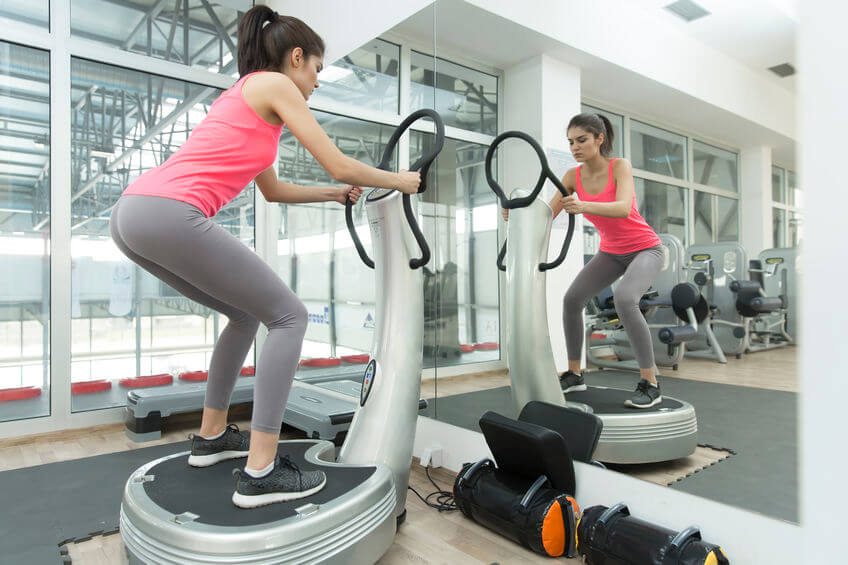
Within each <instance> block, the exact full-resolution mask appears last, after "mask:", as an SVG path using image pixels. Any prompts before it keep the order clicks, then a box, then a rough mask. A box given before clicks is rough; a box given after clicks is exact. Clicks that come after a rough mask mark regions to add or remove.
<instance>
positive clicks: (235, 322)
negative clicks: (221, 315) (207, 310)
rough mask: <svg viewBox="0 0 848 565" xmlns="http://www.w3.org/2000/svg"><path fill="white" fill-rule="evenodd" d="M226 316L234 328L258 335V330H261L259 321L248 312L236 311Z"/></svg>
mask: <svg viewBox="0 0 848 565" xmlns="http://www.w3.org/2000/svg"><path fill="white" fill-rule="evenodd" d="M226 316H227V318H229V320H230V325H232V326H235V327H239V328H244V329H245V330H246V331H253V333H256V330H258V329H259V320H257V319H256V318H255V317H254V316H251V315H250V314H248V313H247V312H242V311H241V310H234V311H232V312H228V313H227V314H226Z"/></svg>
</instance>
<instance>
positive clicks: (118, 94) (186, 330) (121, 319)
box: [70, 59, 254, 411]
mask: <svg viewBox="0 0 848 565" xmlns="http://www.w3.org/2000/svg"><path fill="white" fill-rule="evenodd" d="M219 94H220V91H219V90H218V89H215V88H210V87H204V86H199V85H195V84H191V83H186V82H183V81H179V80H175V79H168V78H163V77H159V76H155V75H150V74H146V73H141V72H137V71H132V70H128V69H122V68H119V67H113V66H110V65H104V64H101V63H94V62H90V61H85V60H79V59H72V60H71V101H70V103H71V171H70V174H71V192H72V195H73V197H72V204H71V207H72V221H71V256H72V266H71V269H72V270H71V301H72V313H71V316H72V326H71V328H72V329H71V332H72V344H73V347H72V354H71V381H72V382H80V381H91V380H101V379H103V380H110V381H113V385H112V388H111V390H109V391H106V392H102V393H96V394H77V395H73V397H72V409H73V410H74V411H84V410H93V409H99V408H106V407H110V406H119V405H123V404H125V403H126V389H122V388H121V387H120V386H119V385H118V383H117V382H114V381H115V380H117V379H120V378H125V377H135V376H144V375H151V374H159V373H173V374H174V375H177V374H178V373H181V372H184V371H197V370H203V369H205V368H207V367H208V366H209V358H210V356H211V352H212V346H213V344H214V342H215V338H216V336H217V335H218V331H219V330H221V329H223V327H224V325H225V323H226V320H225V319H224V320H221V319H220V316H219V314H218V313H217V312H214V311H212V310H210V309H208V308H206V307H204V306H201V305H199V304H197V303H195V302H192V301H190V300H189V299H188V298H185V297H183V296H181V295H180V294H179V293H178V292H176V291H175V290H174V289H172V288H170V287H169V286H167V285H166V284H164V283H163V282H161V281H159V279H157V278H155V277H154V276H153V275H151V274H150V273H148V272H146V271H144V270H143V269H141V268H140V267H138V266H137V265H135V264H134V263H132V262H130V260H129V259H127V258H126V257H125V256H124V255H123V253H121V252H120V251H119V250H118V249H117V247H115V245H114V243H113V242H112V239H111V237H110V234H109V216H110V213H111V210H112V207H113V206H114V205H115V202H116V201H117V199H118V197H119V196H120V194H121V192H122V191H123V190H124V188H125V187H126V186H127V185H128V184H129V183H130V182H132V180H134V179H135V178H136V177H138V175H140V174H141V173H142V172H144V171H145V170H148V169H150V168H152V167H155V166H157V165H159V164H161V163H162V162H164V161H165V160H166V159H167V158H168V157H169V156H170V155H171V154H172V153H174V152H175V151H176V150H177V149H178V148H179V147H180V145H182V143H183V142H184V141H185V140H186V139H187V137H188V135H189V133H190V132H191V130H192V129H193V128H194V126H196V125H197V124H198V123H199V122H200V121H201V120H202V119H203V118H204V117H205V116H206V113H207V112H208V109H209V106H210V105H211V104H212V102H213V101H214V100H215V98H216V97H217V96H218V95H219ZM253 192H254V190H253V187H252V185H251V186H249V187H248V188H247V190H245V191H243V192H242V193H241V194H240V195H239V196H238V197H236V198H235V199H234V200H233V201H232V202H230V203H229V204H228V205H227V206H225V207H224V208H223V209H222V210H221V211H220V212H219V213H218V215H217V216H216V217H215V221H216V222H217V223H218V224H220V225H221V226H223V227H224V228H226V229H227V230H228V231H229V232H230V233H232V234H233V235H234V236H236V237H238V238H239V239H240V240H241V241H242V242H243V243H244V244H245V245H247V246H248V247H253V245H254V230H253V225H254V210H253ZM249 358H252V355H251V356H250V357H249ZM248 363H249V362H248Z"/></svg>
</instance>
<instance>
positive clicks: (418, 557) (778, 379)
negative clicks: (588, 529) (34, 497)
mask: <svg viewBox="0 0 848 565" xmlns="http://www.w3.org/2000/svg"><path fill="white" fill-rule="evenodd" d="M796 354H797V349H796V348H794V347H789V348H783V349H776V350H772V351H767V352H760V353H756V354H750V355H746V356H744V357H743V358H742V359H733V358H731V359H729V360H728V364H727V365H719V364H718V363H715V362H713V361H707V360H700V359H686V360H685V362H684V363H683V364H682V365H681V368H680V370H679V371H676V372H673V371H670V370H668V371H666V372H664V374H667V375H669V376H674V377H680V378H687V379H693V380H700V381H709V382H717V383H722V384H735V385H741V386H748V387H755V388H766V389H772V390H784V391H797V390H798V378H797V374H796V373H797V362H796ZM508 384H509V375H508V374H507V373H506V371H496V372H487V373H480V374H477V375H465V376H459V377H452V378H442V379H438V381H437V382H436V383H433V384H431V385H430V386H423V387H422V390H425V391H426V390H434V389H436V388H437V390H438V395H439V396H447V395H451V394H459V393H462V392H470V391H473V390H481V389H486V388H495V387H499V386H504V385H508ZM231 420H232V421H234V422H235V423H237V424H239V425H240V426H241V427H242V428H244V429H247V428H248V427H249V414H248V412H247V411H246V410H244V409H241V410H234V411H233V414H232V418H231ZM198 423H199V419H198V416H197V414H188V415H182V416H177V417H171V418H169V419H168V422H167V428H166V430H165V432H164V434H163V437H162V439H161V440H158V441H156V442H146V443H144V444H137V443H134V442H132V441H130V440H128V439H127V438H126V436H125V435H124V429H123V424H110V425H105V426H97V427H93V428H87V429H84V430H71V431H66V432H57V433H53V434H44V435H40V436H35V437H23V438H14V439H7V440H0V470H8V469H17V468H21V467H28V466H32V465H41V464H45V463H53V462H56V461H66V460H70V459H78V458H82V457H89V456H92V455H100V454H106V453H114V452H119V451H126V450H130V449H137V448H139V447H148V446H152V445H158V444H164V443H170V442H175V441H181V440H184V439H185V438H186V435H187V434H188V433H189V432H192V431H196V427H197V425H198ZM725 456H727V453H726V452H722V451H716V450H708V449H705V448H699V450H698V452H696V453H695V454H694V455H693V456H692V457H690V458H687V459H689V461H686V460H683V461H679V462H675V463H674V464H673V465H671V466H668V465H664V464H663V465H660V464H657V465H649V466H641V467H639V468H638V469H635V470H634V469H628V470H627V472H628V473H631V472H632V473H634V474H636V475H637V476H639V477H640V478H644V479H646V480H650V481H652V482H656V483H659V484H667V483H668V482H671V480H674V478H675V477H678V476H680V475H681V473H683V474H686V472H687V469H690V468H700V467H703V466H706V465H709V464H712V463H714V462H715V461H718V460H720V459H721V458H723V457H725ZM430 474H431V476H432V477H433V478H434V479H435V480H436V481H437V482H438V483H439V484H440V485H441V486H442V488H444V489H448V490H450V488H451V485H452V482H453V473H451V472H449V471H447V470H443V469H436V470H431V473H430ZM410 485H412V486H413V487H414V488H416V489H417V490H418V491H419V492H420V493H421V494H422V495H426V494H427V493H430V492H432V491H433V490H435V489H434V488H433V486H432V485H431V484H430V483H429V481H428V480H427V478H426V476H425V474H424V469H423V468H422V467H420V466H419V465H418V464H417V463H413V466H412V473H411V475H410ZM407 510H408V516H407V521H406V523H405V524H404V525H403V526H402V527H401V529H400V531H399V533H398V535H397V537H396V538H395V543H394V544H393V545H392V547H391V549H390V550H389V551H388V552H387V553H386V555H385V556H384V557H383V558H382V559H381V560H380V561H379V563H380V564H381V565H388V564H404V565H406V564H410V563H415V564H422V565H424V564H431V563H432V564H442V563H444V564H451V565H453V564H465V563H467V564H491V563H499V564H501V565H506V564H524V563H550V560H549V559H546V558H543V557H541V556H539V555H536V554H534V553H531V552H529V551H526V550H524V549H522V548H521V547H520V546H518V545H516V544H514V543H512V542H510V541H507V540H506V539H504V538H502V537H500V536H498V535H497V534H494V533H493V532H491V531H489V530H487V529H485V528H483V527H481V526H479V525H477V524H475V523H474V522H471V521H470V520H467V519H466V518H465V517H464V516H462V515H461V514H460V513H458V512H451V513H439V512H437V511H436V510H434V509H431V508H428V507H426V506H425V505H424V504H423V503H422V502H421V501H420V500H418V498H417V497H416V496H415V495H414V494H412V493H411V492H410V493H409V497H408V499H407ZM68 549H69V554H70V556H71V558H72V559H73V563H75V564H103V565H106V564H108V565H113V564H118V563H126V562H127V561H126V557H125V556H124V552H123V545H122V543H121V538H120V536H119V535H110V536H104V537H97V538H93V539H91V540H89V541H86V542H83V543H79V544H73V545H71V546H69V548H68ZM57 555H58V552H57ZM571 561H573V562H575V563H578V562H579V561H578V560H571Z"/></svg>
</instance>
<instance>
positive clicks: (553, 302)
mask: <svg viewBox="0 0 848 565" xmlns="http://www.w3.org/2000/svg"><path fill="white" fill-rule="evenodd" d="M579 113H580V69H579V68H578V67H575V66H573V65H570V64H567V63H563V62H562V61H559V60H558V59H555V58H553V57H551V56H549V55H544V54H543V55H539V56H536V57H533V58H531V59H529V60H527V61H524V62H521V63H519V64H517V65H515V66H513V67H511V68H509V69H507V70H506V73H505V76H504V116H505V119H504V128H503V129H504V131H506V130H513V129H517V130H521V131H524V132H525V133H528V134H530V135H531V136H533V137H534V138H535V139H536V141H538V142H539V143H540V144H541V146H542V148H543V149H544V150H545V153H546V154H548V153H549V151H551V150H553V151H558V152H563V153H566V154H567V155H568V156H569V158H570V151H569V149H568V140H567V138H566V132H565V130H566V127H567V126H568V121H569V120H570V119H571V117H572V116H574V115H575V114H579ZM508 143H509V142H508ZM512 143H513V144H516V145H517V144H519V143H521V142H519V141H514V142H512ZM499 153H500V154H501V155H502V156H503V158H504V166H503V168H502V169H501V170H502V171H504V182H503V183H502V186H503V188H504V190H505V191H506V192H507V193H508V192H509V191H510V190H512V189H514V188H518V187H521V188H527V189H528V190H529V189H531V188H533V186H534V185H535V181H536V179H537V178H538V174H539V165H538V161H537V159H536V157H535V156H534V154H533V153H532V151H530V150H529V149H528V148H524V147H522V148H516V150H509V151H500V152H499ZM567 160H569V159H566V161H567ZM549 164H550V165H551V168H552V170H553V171H554V172H555V173H556V174H557V175H558V176H560V177H561V176H562V175H563V174H564V173H565V170H564V169H563V167H565V168H566V169H567V168H568V167H567V165H563V163H562V162H559V161H557V162H554V161H553V160H552V161H551V162H550V163H549ZM553 194H554V188H553V186H552V185H551V184H550V183H548V185H547V186H546V188H545V190H544V191H543V192H542V195H543V197H544V198H546V199H549V198H550V197H551V196H552V195H553ZM564 219H565V216H562V217H561V218H560V219H558V220H557V221H555V222H554V226H553V229H552V230H551V240H550V247H549V251H548V257H549V259H553V258H555V257H556V256H557V255H558V254H559V251H560V249H561V247H562V242H563V240H564V238H565V233H566V227H567V222H565V221H563V220H564ZM582 266H583V228H582V218H580V217H579V216H578V217H577V221H576V222H575V229H574V237H573V239H572V241H571V246H570V248H569V252H568V256H567V257H566V260H565V262H564V263H563V265H561V266H560V267H559V268H557V269H554V270H552V271H548V276H547V300H548V329H549V332H550V336H551V347H552V349H553V353H554V361H555V363H556V367H557V371H564V370H565V369H566V367H567V364H568V358H567V355H566V351H565V336H564V335H563V329H562V297H563V295H564V294H565V291H566V289H567V288H568V285H569V284H570V283H571V281H572V280H574V277H575V276H576V275H577V273H578V272H579V271H580V269H581V268H582ZM507 323H509V322H508V321H507Z"/></svg>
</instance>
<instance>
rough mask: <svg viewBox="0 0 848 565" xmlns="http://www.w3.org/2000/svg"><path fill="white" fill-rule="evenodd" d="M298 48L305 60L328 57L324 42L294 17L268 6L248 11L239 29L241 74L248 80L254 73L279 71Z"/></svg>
mask: <svg viewBox="0 0 848 565" xmlns="http://www.w3.org/2000/svg"><path fill="white" fill-rule="evenodd" d="M295 47H300V48H301V49H303V55H304V57H309V56H310V55H318V56H319V57H323V56H324V40H323V39H321V36H320V35H318V34H317V33H315V31H314V30H313V29H312V28H311V27H309V26H308V25H306V24H305V23H303V22H302V21H301V20H299V19H297V18H295V17H293V16H281V15H280V14H278V13H277V12H275V11H274V10H272V9H271V8H269V7H268V6H264V5H257V6H254V7H253V8H251V9H250V10H248V11H247V12H246V13H245V14H244V16H243V17H242V19H241V21H240V22H239V26H238V71H239V76H244V75H246V74H248V73H252V72H254V71H276V70H279V69H280V68H282V66H283V61H284V60H285V58H286V57H287V56H288V54H289V53H291V50H292V49H294V48H295Z"/></svg>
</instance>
